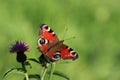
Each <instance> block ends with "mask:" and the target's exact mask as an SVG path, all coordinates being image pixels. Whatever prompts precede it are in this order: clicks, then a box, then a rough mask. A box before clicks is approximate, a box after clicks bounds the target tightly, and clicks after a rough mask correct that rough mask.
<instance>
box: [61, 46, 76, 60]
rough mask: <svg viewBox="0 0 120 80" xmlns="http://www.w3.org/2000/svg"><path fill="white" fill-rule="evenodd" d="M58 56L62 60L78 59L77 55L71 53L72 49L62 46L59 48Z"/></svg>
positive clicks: (73, 52)
mask: <svg viewBox="0 0 120 80" xmlns="http://www.w3.org/2000/svg"><path fill="white" fill-rule="evenodd" d="M60 54H61V58H63V59H72V60H75V59H77V58H78V54H77V53H76V52H75V51H73V49H72V48H70V47H68V46H66V45H64V44H62V46H61V47H60Z"/></svg>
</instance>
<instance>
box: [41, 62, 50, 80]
mask: <svg viewBox="0 0 120 80" xmlns="http://www.w3.org/2000/svg"><path fill="white" fill-rule="evenodd" d="M48 65H49V64H47V67H48ZM47 67H43V70H42V73H41V80H44V77H45V74H46V72H47Z"/></svg>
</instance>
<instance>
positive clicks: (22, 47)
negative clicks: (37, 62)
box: [10, 41, 29, 62]
mask: <svg viewBox="0 0 120 80" xmlns="http://www.w3.org/2000/svg"><path fill="white" fill-rule="evenodd" d="M28 50H29V46H28V44H26V43H25V42H22V41H16V43H15V44H13V45H12V46H11V47H10V52H11V53H17V61H18V62H24V61H26V59H27V57H26V55H25V54H24V52H25V51H28Z"/></svg>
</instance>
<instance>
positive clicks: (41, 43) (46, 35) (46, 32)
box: [38, 24, 59, 54]
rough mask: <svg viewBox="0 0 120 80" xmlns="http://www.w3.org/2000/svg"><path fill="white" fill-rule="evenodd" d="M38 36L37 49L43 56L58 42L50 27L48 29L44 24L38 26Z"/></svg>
mask: <svg viewBox="0 0 120 80" xmlns="http://www.w3.org/2000/svg"><path fill="white" fill-rule="evenodd" d="M39 36H40V38H39V40H38V49H39V50H40V51H41V52H42V53H43V54H45V53H46V52H47V51H48V49H49V48H50V47H52V45H53V44H55V43H57V42H58V41H59V40H58V38H57V36H56V34H55V33H54V32H53V30H52V29H50V27H48V26H47V25H46V24H42V25H40V31H39Z"/></svg>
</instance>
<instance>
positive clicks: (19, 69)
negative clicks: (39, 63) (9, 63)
mask: <svg viewBox="0 0 120 80" xmlns="http://www.w3.org/2000/svg"><path fill="white" fill-rule="evenodd" d="M15 70H17V71H23V70H22V68H11V69H9V70H8V71H7V72H5V74H4V75H3V78H5V77H6V76H7V75H8V74H9V73H10V72H12V71H15Z"/></svg>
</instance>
